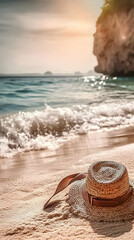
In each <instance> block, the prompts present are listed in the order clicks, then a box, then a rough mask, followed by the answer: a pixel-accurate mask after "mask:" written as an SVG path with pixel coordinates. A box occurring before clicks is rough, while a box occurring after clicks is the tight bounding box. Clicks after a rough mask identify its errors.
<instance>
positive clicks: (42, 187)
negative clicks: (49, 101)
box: [0, 128, 134, 240]
mask: <svg viewBox="0 0 134 240" xmlns="http://www.w3.org/2000/svg"><path fill="white" fill-rule="evenodd" d="M133 142H134V134H133V129H130V128H129V129H124V130H118V131H114V132H108V133H92V134H90V135H89V136H81V137H78V138H75V139H73V140H71V141H69V142H67V143H64V145H63V146H62V147H60V148H59V149H57V150H55V151H40V152H30V153H24V154H23V155H19V156H16V157H14V158H12V159H0V239H1V240H3V239H4V240H6V239H14V240H19V239H21V240H23V239H25V240H27V239H40V240H44V239H45V240H47V239H51V240H53V239H54V240H62V239H63V240H68V239H71V240H75V239H88V240H89V239H99V240H100V239H113V238H114V239H122V240H123V239H129V240H134V221H130V222H119V223H96V222H94V223H93V222H89V221H87V220H86V219H81V218H78V217H77V216H75V215H73V214H72V213H71V211H70V206H69V205H68V202H67V199H68V194H67V193H68V189H66V190H64V191H63V192H62V193H60V194H59V195H58V196H57V197H55V199H54V200H55V202H54V204H53V205H52V206H51V207H49V208H48V209H46V211H43V210H42V208H43V204H44V203H45V201H46V200H47V199H48V198H49V196H51V195H52V193H53V191H54V190H55V188H56V186H57V184H58V182H59V181H60V180H61V179H62V178H63V177H65V176H66V175H68V174H72V173H76V172H85V171H87V168H88V167H89V165H90V164H91V163H93V162H94V161H98V160H115V161H119V162H122V163H123V164H125V165H126V167H127V168H128V172H129V175H130V178H131V179H132V180H134V143H133Z"/></svg>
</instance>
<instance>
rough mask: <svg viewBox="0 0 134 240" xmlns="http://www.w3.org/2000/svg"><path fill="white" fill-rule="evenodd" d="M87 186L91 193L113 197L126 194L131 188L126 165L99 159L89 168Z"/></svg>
mask: <svg viewBox="0 0 134 240" xmlns="http://www.w3.org/2000/svg"><path fill="white" fill-rule="evenodd" d="M86 188H87V191H88V193H89V194H91V195H93V196H96V197H99V198H105V199H112V198H116V197H119V196H122V195H123V194H125V193H126V192H127V191H128V189H129V178H128V172H127V169H126V167H125V166H124V165H123V164H121V163H117V162H113V161H99V162H95V163H93V164H92V165H91V166H90V167H89V169H88V175H87V179H86Z"/></svg>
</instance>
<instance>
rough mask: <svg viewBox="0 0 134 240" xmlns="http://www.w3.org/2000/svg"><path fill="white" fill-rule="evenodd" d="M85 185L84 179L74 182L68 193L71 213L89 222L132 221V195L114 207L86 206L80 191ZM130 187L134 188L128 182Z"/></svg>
mask: <svg viewBox="0 0 134 240" xmlns="http://www.w3.org/2000/svg"><path fill="white" fill-rule="evenodd" d="M84 185H85V179H82V180H79V181H76V182H75V183H74V184H73V185H72V187H71V188H70V191H69V204H70V206H71V211H72V212H73V213H74V214H75V215H77V216H79V217H83V218H86V219H88V220H90V221H104V222H116V221H128V220H132V219H134V194H132V195H131V196H130V198H129V199H128V200H127V201H126V202H124V203H123V204H121V205H119V206H116V207H95V206H91V205H90V204H87V203H86V202H85V200H84V198H83V196H82V189H83V187H84ZM130 185H131V186H132V187H133V188H134V183H133V182H132V181H131V180H130Z"/></svg>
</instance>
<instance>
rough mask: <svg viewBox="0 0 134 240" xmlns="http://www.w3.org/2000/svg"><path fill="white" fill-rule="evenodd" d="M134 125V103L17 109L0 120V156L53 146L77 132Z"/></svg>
mask: <svg viewBox="0 0 134 240" xmlns="http://www.w3.org/2000/svg"><path fill="white" fill-rule="evenodd" d="M130 125H134V102H116V103H107V104H106V103H105V104H104V103H103V104H99V105H98V106H87V105H77V106H73V107H71V108H67V107H66V108H56V109H55V108H51V107H49V106H46V108H45V109H44V111H34V112H19V113H18V114H15V115H10V116H6V117H3V118H1V120H0V156H4V157H7V156H12V155H14V154H16V153H18V152H22V151H30V150H41V149H53V148H56V147H58V146H59V144H61V143H63V141H65V140H67V139H70V138H71V137H73V136H75V135H77V134H86V133H88V132H89V131H93V130H99V129H105V130H106V129H111V128H118V127H122V126H130Z"/></svg>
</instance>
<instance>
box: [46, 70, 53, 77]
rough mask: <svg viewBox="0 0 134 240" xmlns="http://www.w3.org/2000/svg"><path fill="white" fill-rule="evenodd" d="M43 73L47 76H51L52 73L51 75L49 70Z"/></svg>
mask: <svg viewBox="0 0 134 240" xmlns="http://www.w3.org/2000/svg"><path fill="white" fill-rule="evenodd" d="M44 74H45V75H47V76H52V75H53V73H52V72H50V71H47V72H45V73H44Z"/></svg>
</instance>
